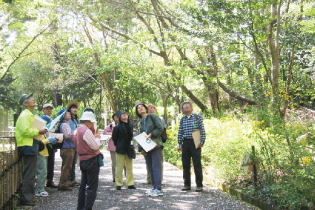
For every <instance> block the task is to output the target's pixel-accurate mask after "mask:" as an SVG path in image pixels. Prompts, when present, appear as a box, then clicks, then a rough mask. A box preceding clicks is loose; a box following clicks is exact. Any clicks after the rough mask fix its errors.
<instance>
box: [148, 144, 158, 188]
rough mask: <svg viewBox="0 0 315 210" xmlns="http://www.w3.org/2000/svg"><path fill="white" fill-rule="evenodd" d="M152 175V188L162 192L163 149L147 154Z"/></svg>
mask: <svg viewBox="0 0 315 210" xmlns="http://www.w3.org/2000/svg"><path fill="white" fill-rule="evenodd" d="M145 161H146V163H147V166H148V169H149V172H150V175H151V182H152V187H153V188H154V189H158V190H161V189H162V188H161V184H162V147H160V148H158V149H155V150H153V151H149V152H147V155H146V156H145Z"/></svg>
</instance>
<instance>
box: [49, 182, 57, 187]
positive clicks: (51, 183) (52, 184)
mask: <svg viewBox="0 0 315 210" xmlns="http://www.w3.org/2000/svg"><path fill="white" fill-rule="evenodd" d="M46 187H50V188H58V186H57V185H55V184H54V183H53V182H50V183H47V184H46Z"/></svg>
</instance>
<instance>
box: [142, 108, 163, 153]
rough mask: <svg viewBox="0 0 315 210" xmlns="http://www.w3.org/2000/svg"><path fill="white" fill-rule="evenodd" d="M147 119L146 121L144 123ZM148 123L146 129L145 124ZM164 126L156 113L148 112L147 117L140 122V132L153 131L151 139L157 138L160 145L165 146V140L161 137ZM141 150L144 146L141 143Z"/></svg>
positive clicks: (148, 132)
mask: <svg viewBox="0 0 315 210" xmlns="http://www.w3.org/2000/svg"><path fill="white" fill-rule="evenodd" d="M144 121H145V123H144ZM144 124H145V125H146V129H145V126H144ZM163 130H164V127H163V125H162V121H161V119H160V118H159V117H158V116H157V115H155V114H147V117H146V118H145V119H141V121H140V123H139V130H138V133H139V134H140V133H142V132H146V133H147V134H150V133H151V139H153V140H157V143H158V144H159V146H163V141H162V138H161V135H162V132H163ZM138 150H139V152H140V151H141V150H142V147H141V146H140V145H139V148H138Z"/></svg>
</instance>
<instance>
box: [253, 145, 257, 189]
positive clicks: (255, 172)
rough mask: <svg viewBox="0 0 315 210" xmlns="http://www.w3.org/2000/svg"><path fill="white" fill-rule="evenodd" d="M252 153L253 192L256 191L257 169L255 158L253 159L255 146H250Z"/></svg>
mask: <svg viewBox="0 0 315 210" xmlns="http://www.w3.org/2000/svg"><path fill="white" fill-rule="evenodd" d="M252 152H253V170H254V186H255V191H257V168H256V157H255V146H252Z"/></svg>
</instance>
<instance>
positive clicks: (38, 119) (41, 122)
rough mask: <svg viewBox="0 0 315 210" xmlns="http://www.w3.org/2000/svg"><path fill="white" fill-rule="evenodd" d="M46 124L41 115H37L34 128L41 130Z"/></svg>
mask: <svg viewBox="0 0 315 210" xmlns="http://www.w3.org/2000/svg"><path fill="white" fill-rule="evenodd" d="M45 126H46V121H45V120H43V119H42V118H41V117H40V116H37V115H35V118H34V121H33V124H32V128H37V129H39V130H41V129H43V128H45Z"/></svg>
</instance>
